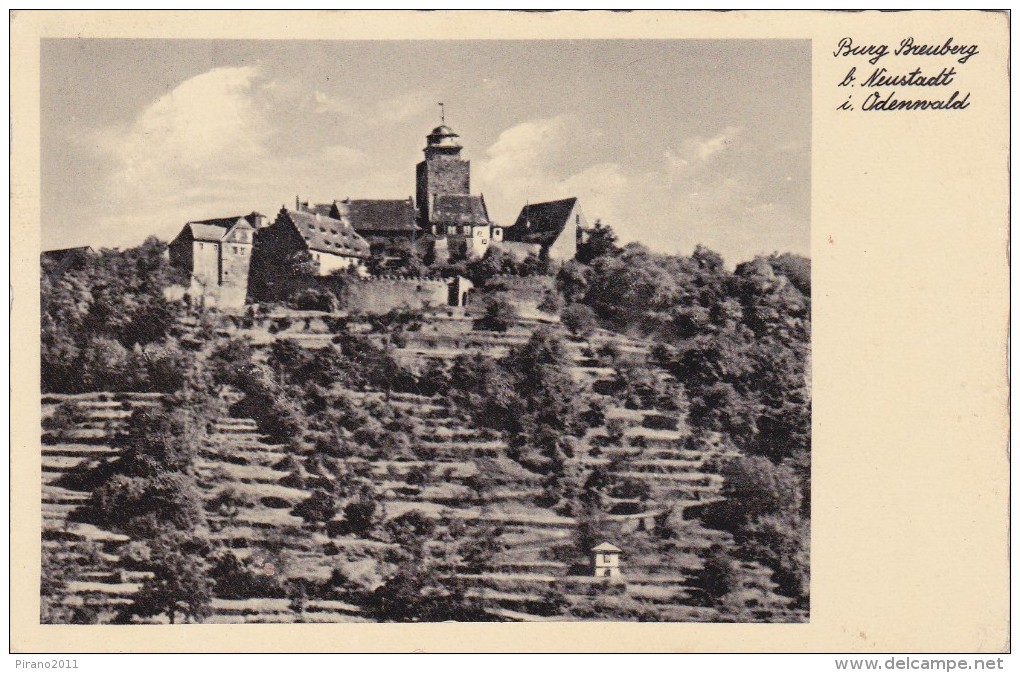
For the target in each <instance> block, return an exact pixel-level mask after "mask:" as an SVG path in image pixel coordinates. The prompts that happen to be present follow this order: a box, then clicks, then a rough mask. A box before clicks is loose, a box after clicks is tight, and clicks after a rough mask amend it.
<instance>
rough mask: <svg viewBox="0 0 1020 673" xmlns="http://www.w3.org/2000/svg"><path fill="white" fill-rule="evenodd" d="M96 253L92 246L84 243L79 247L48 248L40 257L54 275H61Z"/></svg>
mask: <svg viewBox="0 0 1020 673" xmlns="http://www.w3.org/2000/svg"><path fill="white" fill-rule="evenodd" d="M95 255H96V251H95V250H93V249H92V247H91V246H88V245H83V246H80V247H77V248H61V249H60V250H47V251H45V252H43V253H42V254H41V255H40V256H39V258H40V262H41V263H42V264H43V265H45V268H46V269H47V270H48V272H49V273H50V274H51V275H52V276H60V275H62V274H63V273H64V272H65V271H67V270H68V269H70V268H72V267H76V266H79V265H81V264H84V263H85V262H86V260H88V259H89V258H90V257H93V256H95Z"/></svg>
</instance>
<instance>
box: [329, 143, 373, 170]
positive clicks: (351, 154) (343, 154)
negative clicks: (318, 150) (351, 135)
mask: <svg viewBox="0 0 1020 673" xmlns="http://www.w3.org/2000/svg"><path fill="white" fill-rule="evenodd" d="M322 157H323V159H325V160H326V161H328V162H330V163H332V164H341V165H344V166H349V167H353V165H354V164H356V163H358V162H360V161H363V160H364V159H365V153H364V152H362V151H361V150H359V149H356V148H354V147H348V146H346V145H329V146H327V147H324V148H322Z"/></svg>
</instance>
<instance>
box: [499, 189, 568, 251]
mask: <svg viewBox="0 0 1020 673" xmlns="http://www.w3.org/2000/svg"><path fill="white" fill-rule="evenodd" d="M576 203H577V198H576V197H571V198H569V199H561V200H560V201H546V202H545V203H531V204H528V205H526V206H524V207H523V208H521V214H520V215H518V216H517V221H516V222H514V223H513V226H510V227H507V228H506V229H505V230H504V231H503V240H505V241H519V242H523V243H541V244H542V245H549V244H552V243H553V242H554V241H555V240H556V239H557V238H559V235H560V234H561V233H563V229H564V228H565V227H566V226H567V220H568V218H569V217H570V213H571V212H573V210H574V205H575V204H576Z"/></svg>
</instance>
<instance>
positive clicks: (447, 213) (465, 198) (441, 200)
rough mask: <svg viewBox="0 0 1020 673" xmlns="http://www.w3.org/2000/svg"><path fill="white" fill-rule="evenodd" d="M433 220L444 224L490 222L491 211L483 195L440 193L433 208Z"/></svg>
mask: <svg viewBox="0 0 1020 673" xmlns="http://www.w3.org/2000/svg"><path fill="white" fill-rule="evenodd" d="M432 221H433V222H439V223H442V224H489V212H488V210H487V209H486V208H485V199H484V198H483V197H481V196H472V195H470V194H439V195H437V196H436V201H435V204H434V206H433V209H432Z"/></svg>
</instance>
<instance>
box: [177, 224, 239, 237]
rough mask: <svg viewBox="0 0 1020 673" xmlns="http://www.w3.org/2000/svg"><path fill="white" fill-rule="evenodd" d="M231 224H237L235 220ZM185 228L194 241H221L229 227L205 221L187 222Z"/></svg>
mask: <svg viewBox="0 0 1020 673" xmlns="http://www.w3.org/2000/svg"><path fill="white" fill-rule="evenodd" d="M233 224H237V220H234V221H233V222H232V223H231V225H233ZM185 228H186V229H190V230H191V238H192V239H193V240H196V241H222V240H223V237H224V236H226V235H227V232H228V231H230V227H226V226H221V225H219V224H207V223H205V222H189V223H188V224H186V225H185Z"/></svg>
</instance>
